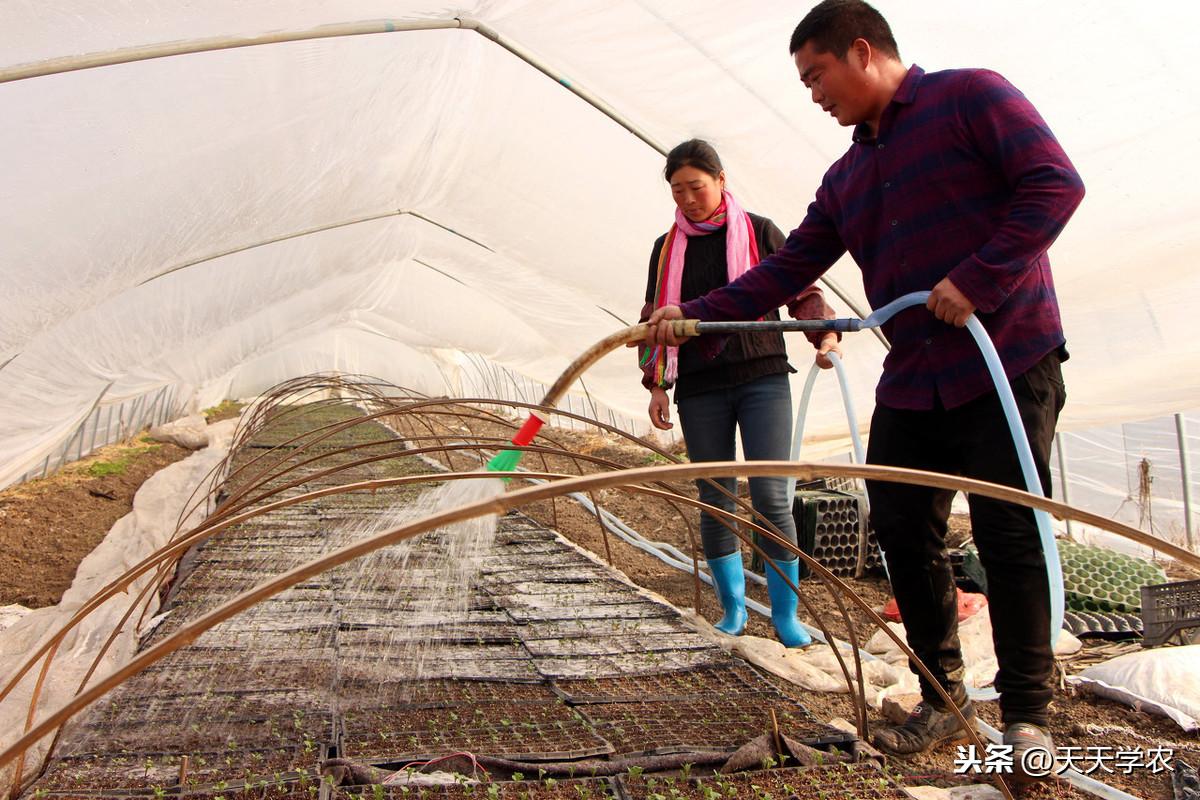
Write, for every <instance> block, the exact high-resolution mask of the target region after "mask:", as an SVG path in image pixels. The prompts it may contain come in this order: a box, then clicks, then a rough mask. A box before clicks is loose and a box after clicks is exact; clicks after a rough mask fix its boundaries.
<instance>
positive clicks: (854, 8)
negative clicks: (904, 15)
mask: <svg viewBox="0 0 1200 800" xmlns="http://www.w3.org/2000/svg"><path fill="white" fill-rule="evenodd" d="M855 39H866V40H867V42H868V43H869V44H870V45H871V47H873V48H875V49H876V50H877V51H879V52H880V53H883V54H884V55H887V56H891V57H892V58H894V59H896V60H897V61H899V60H900V48H899V47H897V46H896V38H895V37H894V36H892V28H891V26H889V25H888V23H887V20H886V19H884V18H883V15H882V14H880V13H879V12H878V11H876V10H875V9H874V8H873V7H871V6H869V5H867V4H866V3H865V2H863V0H824V2H823V3H820V4H819V5H817V6H815V7H813V10H812V11H809V12H808V13H807V14H805V15H804V19H802V20H800V24H799V25H797V26H796V30H794V31H792V42H791V44H790V45H788V48H789V49H788V52H789V53H791V54H792V55H795V54H796V51H798V50H799V49H800V48H802V47H804V45H805V44H806V43H808V42H812V43H813V47H814V49H815V50H816V51H817V52H818V53H833V54H834V55H835V56H837V57H838V58H845V56H846V51H847V50H849V49H850V45H852V44H853V43H854V40H855Z"/></svg>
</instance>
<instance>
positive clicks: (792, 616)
mask: <svg viewBox="0 0 1200 800" xmlns="http://www.w3.org/2000/svg"><path fill="white" fill-rule="evenodd" d="M771 563H773V564H775V566H777V567H779V569H780V571H781V572H783V574H784V575H786V576H787V577H788V579H789V580H790V581H791V582H792V583H793V584H796V585H799V582H800V559H798V558H793V559H792V560H791V561H775V560H772V562H771ZM766 573H767V596H768V597H770V598H771V624H772V625H774V626H775V633H776V635H777V636H779V641H781V642H783V646H784V647H807V646H808V645H810V644H812V637H811V636H809V635H808V631H806V630H804V626H803V625H801V624H800V620H798V619H796V606H797V605H799V603H800V599H799V598H798V597H796V593H795V592H793V591H792V587H791V586H788V585H787V583H785V582H784V580H783V578H781V577H779V573H778V572H776V571H775V570H773V569H770V568H768V569H767V570H766Z"/></svg>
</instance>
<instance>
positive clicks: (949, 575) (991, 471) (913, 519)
mask: <svg viewBox="0 0 1200 800" xmlns="http://www.w3.org/2000/svg"><path fill="white" fill-rule="evenodd" d="M1010 385H1011V386H1012V390H1013V395H1014V396H1015V398H1016V401H1017V408H1018V409H1019V411H1020V414H1021V420H1022V422H1023V424H1024V426H1025V431H1026V434H1027V435H1028V437H1029V444H1030V447H1031V449H1032V450H1033V457H1034V462H1035V463H1036V464H1037V469H1038V473H1039V476H1040V478H1041V482H1042V487H1043V490H1044V491H1045V493H1046V495H1047V496H1049V495H1050V463H1049V462H1050V446H1051V444H1052V442H1053V441H1054V427H1055V424H1056V423H1057V421H1058V414H1059V412H1060V411H1061V410H1062V407H1063V403H1064V402H1065V401H1066V390H1065V388H1064V386H1063V380H1062V368H1061V358H1060V353H1059V352H1052V353H1050V354H1048V355H1047V356H1045V357H1044V358H1043V359H1042V360H1041V361H1039V362H1038V363H1037V364H1035V365H1034V366H1033V367H1032V368H1030V369H1029V370H1028V371H1027V372H1025V373H1024V374H1023V375H1020V376H1018V377H1016V378H1014V379H1013V380H1012V381H1010ZM867 462H868V463H871V464H880V465H884V466H893V467H907V468H912V469H921V470H928V471H933V472H942V473H947V474H952V475H962V476H965V477H969V478H977V479H980V480H985V481H990V482H992V483H998V484H1003V485H1006V486H1013V487H1016V488H1019V489H1024V488H1025V480H1024V476H1023V474H1022V472H1021V467H1020V463H1019V461H1018V460H1017V454H1016V449H1015V447H1014V445H1013V441H1012V435H1011V433H1010V431H1009V428H1008V425H1007V423H1006V422H1005V418H1004V411H1003V409H1002V408H1001V406H1000V399H999V397H998V396H997V395H996V393H995V392H994V391H993V392H990V393H988V394H987V395H984V396H983V397H980V398H977V399H975V400H973V401H971V402H970V403H967V404H965V405H963V406H959V407H957V408H952V409H946V408H941V407H937V408H935V409H933V410H932V411H904V410H898V409H893V408H887V407H884V406H878V405H877V406H876V408H875V413H874V416H873V418H872V421H871V439H870V443H869V445H868V448H867ZM867 492H868V495H869V497H870V501H871V523H872V525H873V526H874V528H875V532H876V534H877V535H878V537H879V544H880V546H881V547H882V548H883V551H884V554H885V556H886V557H887V563H888V569H889V573H890V575H891V579H892V591H893V593H894V594H895V596H896V602H897V603H898V605H899V607H900V614H901V616H902V617H903V619H904V626H905V630H906V633H907V637H908V645H909V647H911V648H912V649H913V652H915V653H916V654H917V656H919V657H920V658H921V660H922V661H923V662H924V663H925V665H926V666H927V667H928V668H929V669H930V671H932V672H933V674H934V676H936V677H937V679H938V682H939V683H941V684H942V686H943V687H945V688H946V689H947V690H948V691H949V692H950V694H951V695H952V696H954V697H955V699H956V700H959V701H960V702H961V699H962V697H963V688H962V679H963V661H962V652H961V650H960V647H959V640H958V612H957V597H956V592H955V586H954V576H953V571H952V570H951V567H950V563H949V560H948V558H947V555H946V530H947V525H946V522H947V518H948V517H949V514H950V501H951V500H952V499H953V496H954V493H953V492H951V491H947V490H944V489H932V488H927V487H922V486H906V485H903V484H899V483H888V482H884V481H868V482H867ZM968 501H969V504H970V509H971V528H972V531H973V533H974V537H975V544H976V546H977V547H978V549H979V556H980V560H981V561H982V562H983V567H984V570H985V572H986V574H987V583H988V611H989V613H990V615H991V620H992V632H993V634H992V638H993V643H994V644H995V648H996V657H997V661H998V663H999V671H998V672H997V673H996V682H995V686H996V690H997V691H998V692H1000V710H1001V716H1002V718H1003V721H1004V723H1005V724H1009V723H1013V722H1032V723H1034V724H1036V725H1042V726H1044V725H1046V724H1047V708H1048V706H1049V704H1050V699H1051V697H1052V696H1053V693H1054V688H1053V672H1054V655H1053V652H1052V650H1051V647H1050V590H1049V586H1048V583H1047V579H1046V562H1045V558H1044V556H1043V554H1042V545H1041V540H1040V538H1039V536H1038V532H1037V524H1036V522H1035V521H1034V516H1033V511H1032V510H1030V509H1029V508H1026V507H1024V506H1018V505H1013V504H1011V503H1004V502H1000V501H997V500H992V499H989V498H986V497H975V496H970V497H968ZM914 671H915V670H914ZM921 694H922V696H923V697H924V698H925V699H926V700H929V701H931V702H934V703H935V704H936V705H939V706H940V705H941V704H942V703H941V700H940V698H938V696H937V694H936V692H935V691H934V690H933V689H932V688H931V687H930V686H929V685H928V684H927V682H926V681H925V679H924V678H923V677H922V678H921Z"/></svg>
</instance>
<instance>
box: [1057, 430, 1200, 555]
mask: <svg viewBox="0 0 1200 800" xmlns="http://www.w3.org/2000/svg"><path fill="white" fill-rule="evenodd" d="M1175 435H1176V436H1177V437H1178V438H1179V479H1180V480H1181V481H1183V525H1184V530H1186V531H1187V549H1188V550H1191V551H1192V552H1193V553H1194V552H1196V543H1195V541H1194V540H1193V539H1192V479H1191V459H1190V458H1189V457H1188V446H1187V423H1186V422H1185V421H1184V419H1183V414H1176V415H1175ZM1063 499H1064V500H1065V499H1066V498H1063Z"/></svg>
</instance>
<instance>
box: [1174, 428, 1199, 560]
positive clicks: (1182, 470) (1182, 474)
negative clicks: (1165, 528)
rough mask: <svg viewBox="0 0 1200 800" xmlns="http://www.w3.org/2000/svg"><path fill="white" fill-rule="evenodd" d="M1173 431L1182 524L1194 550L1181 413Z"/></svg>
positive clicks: (1188, 462)
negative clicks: (1181, 504) (1177, 439)
mask: <svg viewBox="0 0 1200 800" xmlns="http://www.w3.org/2000/svg"><path fill="white" fill-rule="evenodd" d="M1175 433H1176V435H1177V436H1178V437H1179V479H1180V480H1181V481H1183V526H1184V530H1185V531H1187V549H1188V550H1191V551H1192V552H1193V553H1194V552H1196V543H1195V541H1194V540H1193V539H1192V479H1191V474H1190V473H1191V467H1190V459H1189V458H1188V447H1187V423H1186V422H1184V420H1183V414H1176V415H1175Z"/></svg>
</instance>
